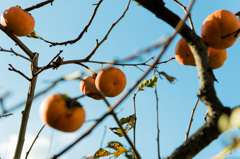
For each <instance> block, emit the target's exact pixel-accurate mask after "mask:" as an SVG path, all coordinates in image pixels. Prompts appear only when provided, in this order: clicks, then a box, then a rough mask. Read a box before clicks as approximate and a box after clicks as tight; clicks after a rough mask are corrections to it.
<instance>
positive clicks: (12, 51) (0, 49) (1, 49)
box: [0, 47, 31, 62]
mask: <svg viewBox="0 0 240 159" xmlns="http://www.w3.org/2000/svg"><path fill="white" fill-rule="evenodd" d="M0 51H4V52H11V53H13V54H14V55H16V56H20V57H22V58H24V59H25V60H28V61H30V62H31V60H30V59H29V58H27V57H25V56H23V55H21V54H18V53H16V52H15V51H14V50H13V49H12V48H10V50H5V49H3V48H1V47H0Z"/></svg>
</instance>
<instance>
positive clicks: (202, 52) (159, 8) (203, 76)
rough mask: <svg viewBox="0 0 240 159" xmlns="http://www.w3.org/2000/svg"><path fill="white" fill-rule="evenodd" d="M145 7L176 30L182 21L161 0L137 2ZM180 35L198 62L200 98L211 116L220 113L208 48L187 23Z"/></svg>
mask: <svg viewBox="0 0 240 159" xmlns="http://www.w3.org/2000/svg"><path fill="white" fill-rule="evenodd" d="M136 1H137V2H138V3H139V4H141V5H142V6H143V7H145V8H147V9H148V10H149V11H151V12H152V13H154V14H155V15H156V16H157V17H158V18H160V19H162V20H163V21H165V22H166V23H168V24H169V25H170V26H172V27H173V28H176V26H177V24H178V22H180V21H182V20H181V19H180V18H179V17H178V16H177V15H176V14H174V13H173V12H172V11H170V10H169V9H167V8H166V7H165V6H164V4H163V2H161V1H159V0H136ZM179 34H180V35H181V36H182V37H183V38H184V39H185V40H186V41H187V42H188V45H189V47H190V49H191V51H192V53H193V56H194V58H195V61H196V65H197V69H198V75H199V82H200V86H201V87H200V91H199V93H198V95H199V98H200V99H201V101H203V102H204V103H205V104H206V106H207V107H208V110H209V113H210V116H212V115H214V114H216V113H220V112H219V108H221V107H223V106H222V104H221V102H220V101H219V100H218V98H217V97H216V92H215V90H214V86H213V82H214V79H213V73H212V69H211V67H210V65H209V61H208V56H207V48H206V45H205V44H204V43H203V41H202V40H201V38H200V37H199V36H198V35H196V33H195V32H194V31H193V30H191V29H190V28H189V27H188V26H187V25H186V24H185V23H184V24H183V26H182V29H181V30H180V31H179Z"/></svg>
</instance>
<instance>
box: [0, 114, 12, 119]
mask: <svg viewBox="0 0 240 159" xmlns="http://www.w3.org/2000/svg"><path fill="white" fill-rule="evenodd" d="M10 115H13V114H12V113H9V114H5V115H0V118H3V117H9V116H10Z"/></svg>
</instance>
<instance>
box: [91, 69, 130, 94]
mask: <svg viewBox="0 0 240 159" xmlns="http://www.w3.org/2000/svg"><path fill="white" fill-rule="evenodd" d="M126 84H127V79H126V76H125V74H124V73H123V72H122V71H121V70H120V69H119V68H116V67H109V68H105V69H103V70H101V71H100V72H99V73H98V75H97V77H96V81H95V85H96V87H97V89H98V90H100V91H101V92H102V93H103V94H104V95H105V96H107V97H115V96H117V95H119V94H120V93H121V92H122V91H123V90H124V88H125V87H126Z"/></svg>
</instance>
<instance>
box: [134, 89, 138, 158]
mask: <svg viewBox="0 0 240 159" xmlns="http://www.w3.org/2000/svg"><path fill="white" fill-rule="evenodd" d="M136 95H137V94H136V93H134V96H133V108H134V116H135V124H134V127H133V144H134V147H135V148H136V125H137V111H136ZM133 159H135V155H133Z"/></svg>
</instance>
